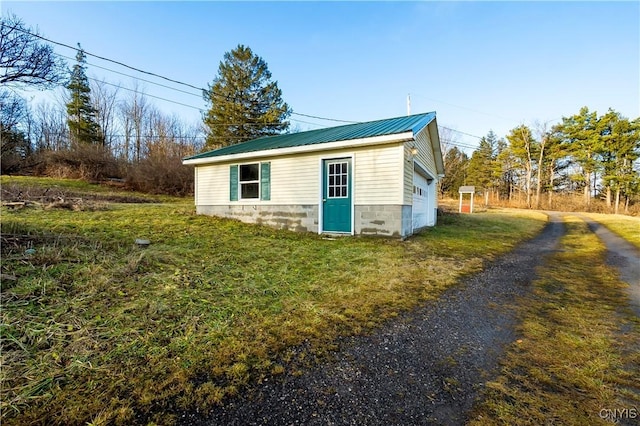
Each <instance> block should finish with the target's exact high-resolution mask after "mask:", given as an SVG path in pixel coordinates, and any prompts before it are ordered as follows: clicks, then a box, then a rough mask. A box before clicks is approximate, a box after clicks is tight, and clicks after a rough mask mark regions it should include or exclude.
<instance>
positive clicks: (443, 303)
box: [177, 212, 565, 425]
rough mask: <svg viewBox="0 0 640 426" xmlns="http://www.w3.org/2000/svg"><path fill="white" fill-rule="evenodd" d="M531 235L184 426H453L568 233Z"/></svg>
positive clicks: (553, 226)
mask: <svg viewBox="0 0 640 426" xmlns="http://www.w3.org/2000/svg"><path fill="white" fill-rule="evenodd" d="M548 215H549V222H548V224H547V225H546V226H545V228H544V229H543V230H542V232H541V233H540V234H539V235H538V236H537V237H535V238H533V239H531V240H529V241H527V242H524V243H522V244H520V245H519V246H518V247H516V249H515V250H513V251H512V252H510V253H508V254H506V255H504V256H502V257H500V258H499V259H497V260H495V261H493V262H491V263H489V264H488V265H487V266H486V267H485V269H484V270H483V271H482V272H480V273H478V274H474V275H472V276H469V277H467V278H465V279H463V280H462V281H461V282H460V284H459V285H457V286H455V287H453V288H450V289H449V290H447V291H446V292H445V293H444V294H443V295H442V296H441V297H440V298H439V299H437V300H435V301H431V302H428V303H426V304H425V305H424V306H422V307H420V308H418V309H415V310H413V311H411V312H406V313H404V314H402V315H399V316H398V317H397V318H394V319H393V320H389V321H388V322H386V323H385V324H384V325H383V326H381V327H380V328H379V329H376V330H374V331H373V332H372V333H371V334H370V335H367V336H355V337H349V338H345V339H343V340H341V342H340V345H339V346H340V349H339V350H338V351H337V352H336V353H335V355H334V356H333V357H332V359H330V360H329V361H328V362H325V363H323V364H322V365H318V366H315V367H313V368H311V369H310V370H308V371H306V372H305V373H304V374H302V375H301V376H297V377H296V376H290V375H287V376H283V377H279V378H271V379H269V380H266V381H264V382H263V383H262V384H260V385H257V386H256V387H255V388H253V389H251V390H249V391H247V392H245V393H243V394H242V395H239V396H237V397H235V398H232V399H231V400H229V401H227V402H226V404H225V405H224V406H220V407H214V408H213V409H212V410H211V411H209V412H208V413H194V412H189V413H180V414H178V419H177V420H178V424H181V425H223V424H224V425H296V424H304V425H408V424H411V425H420V424H442V425H458V424H462V423H464V421H465V419H466V418H467V417H466V416H467V415H468V412H469V410H470V409H471V408H472V405H473V403H474V400H475V399H476V398H477V397H478V395H479V392H480V391H481V389H482V386H483V384H484V383H485V382H486V381H487V380H490V379H491V378H492V377H493V376H494V375H495V373H496V372H495V370H496V368H497V367H498V362H499V359H500V356H501V354H502V353H503V351H504V348H505V345H507V344H509V343H511V342H512V341H513V340H515V339H516V334H515V326H516V323H517V319H516V312H515V309H516V307H515V303H516V301H517V300H516V299H517V298H518V297H519V296H522V295H525V294H527V293H528V292H529V291H530V290H531V283H532V281H533V280H535V278H536V267H538V266H539V265H540V264H541V263H542V262H543V260H544V258H545V257H546V255H547V254H549V253H551V252H553V251H554V250H556V249H557V246H558V243H559V239H560V238H561V237H562V236H563V235H564V233H565V227H564V224H563V223H562V219H561V217H560V215H557V214H555V213H552V212H549V213H548Z"/></svg>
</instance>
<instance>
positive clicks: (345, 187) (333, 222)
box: [322, 158, 352, 233]
mask: <svg viewBox="0 0 640 426" xmlns="http://www.w3.org/2000/svg"><path fill="white" fill-rule="evenodd" d="M322 174H323V185H322V188H323V189H322V230H323V231H325V232H349V233H350V232H351V224H352V220H351V200H352V197H351V160H350V159H348V158H341V159H336V160H324V162H323V173H322Z"/></svg>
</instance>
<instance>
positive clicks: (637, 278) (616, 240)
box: [578, 215, 640, 317]
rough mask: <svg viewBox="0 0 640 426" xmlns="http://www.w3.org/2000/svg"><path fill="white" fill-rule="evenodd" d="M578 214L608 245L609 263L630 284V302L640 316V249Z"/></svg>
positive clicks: (599, 224) (632, 308) (628, 290)
mask: <svg viewBox="0 0 640 426" xmlns="http://www.w3.org/2000/svg"><path fill="white" fill-rule="evenodd" d="M578 216H579V217H580V219H582V220H584V221H585V222H586V223H587V225H588V226H589V229H590V230H591V231H592V232H593V233H595V234H596V235H597V236H598V237H599V238H600V240H601V241H602V242H603V243H604V245H605V246H606V247H607V264H608V265H611V266H615V267H616V268H618V271H620V279H621V280H622V281H624V282H626V283H627V284H629V288H628V289H627V294H628V295H629V304H630V305H631V310H632V311H633V312H634V313H635V315H636V316H638V317H640V250H638V249H637V248H636V247H635V246H634V245H633V244H631V243H630V242H628V241H627V240H625V239H624V238H622V237H620V236H618V235H617V234H615V233H614V232H612V231H610V230H609V229H608V228H607V227H606V226H604V225H603V224H601V223H599V222H597V221H595V220H593V219H591V218H589V217H587V216H584V215H578Z"/></svg>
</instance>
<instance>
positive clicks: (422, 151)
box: [403, 126, 438, 204]
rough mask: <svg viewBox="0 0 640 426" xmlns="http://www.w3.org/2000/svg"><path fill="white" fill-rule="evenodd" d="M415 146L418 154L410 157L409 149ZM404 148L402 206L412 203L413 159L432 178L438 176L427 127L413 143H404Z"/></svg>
mask: <svg viewBox="0 0 640 426" xmlns="http://www.w3.org/2000/svg"><path fill="white" fill-rule="evenodd" d="M414 144H415V147H416V148H417V149H418V154H417V155H416V156H415V157H414V156H412V155H411V147H412V146H413V145H414ZM404 145H405V148H404V157H405V160H406V161H405V163H404V164H405V167H404V191H403V194H404V196H403V204H411V203H413V171H414V168H413V161H412V160H413V159H415V160H417V161H418V162H419V163H420V164H421V165H423V166H424V167H425V168H426V169H427V171H428V172H429V174H430V175H431V176H432V177H436V176H438V173H437V171H436V162H435V159H434V157H433V148H432V147H431V140H430V138H429V131H428V126H425V127H424V128H423V129H422V130H421V131H420V132H418V134H417V135H416V137H415V142H406V143H405V144H404Z"/></svg>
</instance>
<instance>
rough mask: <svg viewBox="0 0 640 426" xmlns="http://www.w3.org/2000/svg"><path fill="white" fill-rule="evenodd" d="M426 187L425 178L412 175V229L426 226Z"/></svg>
mask: <svg viewBox="0 0 640 426" xmlns="http://www.w3.org/2000/svg"><path fill="white" fill-rule="evenodd" d="M428 185H429V183H428V182H427V178H425V177H424V176H422V175H421V174H419V173H417V172H414V173H413V209H412V210H413V218H412V219H413V229H418V228H422V227H424V226H427V220H428V216H427V206H428V204H429V203H428V197H427V194H428V192H427V186H428Z"/></svg>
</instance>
